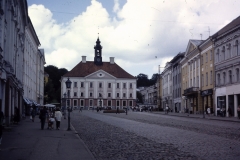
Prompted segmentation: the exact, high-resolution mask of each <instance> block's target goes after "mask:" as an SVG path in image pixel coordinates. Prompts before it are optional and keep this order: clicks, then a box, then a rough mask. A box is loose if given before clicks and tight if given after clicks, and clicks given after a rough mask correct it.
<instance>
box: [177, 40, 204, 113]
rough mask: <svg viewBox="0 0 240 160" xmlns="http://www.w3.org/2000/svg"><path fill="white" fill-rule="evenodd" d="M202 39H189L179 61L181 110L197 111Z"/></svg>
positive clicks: (199, 102) (199, 99)
mask: <svg viewBox="0 0 240 160" xmlns="http://www.w3.org/2000/svg"><path fill="white" fill-rule="evenodd" d="M202 42H203V41H202V40H189V42H188V46H187V49H186V52H185V57H184V58H183V59H182V60H181V61H180V64H181V66H182V83H181V85H182V89H181V90H182V95H183V96H182V108H181V112H187V113H199V111H201V98H200V90H199V87H200V76H201V66H200V61H201V60H200V56H201V54H200V49H199V47H198V46H199V45H200V44H201V43H202Z"/></svg>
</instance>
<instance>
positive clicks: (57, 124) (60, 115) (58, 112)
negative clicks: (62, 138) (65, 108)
mask: <svg viewBox="0 0 240 160" xmlns="http://www.w3.org/2000/svg"><path fill="white" fill-rule="evenodd" d="M61 118H62V113H61V112H60V109H59V108H57V110H56V111H55V119H56V129H57V130H59V129H60V122H61Z"/></svg>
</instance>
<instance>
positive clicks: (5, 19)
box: [0, 0, 45, 125]
mask: <svg viewBox="0 0 240 160" xmlns="http://www.w3.org/2000/svg"><path fill="white" fill-rule="evenodd" d="M39 46H40V41H39V39H38V36H37V34H36V32H35V30H34V27H33V25H32V22H31V20H30V18H29V15H28V5H27V1H26V0H7V1H5V0H3V1H0V110H2V111H3V113H4V115H5V124H6V125H9V124H10V123H11V121H12V119H13V116H14V114H15V111H16V110H15V108H17V109H18V110H19V112H20V115H22V114H25V113H26V112H27V111H28V108H27V107H29V106H37V105H40V104H43V96H44V95H43V94H44V92H43V89H44V64H45V58H44V50H43V49H38V47H39Z"/></svg>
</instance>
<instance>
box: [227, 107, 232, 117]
mask: <svg viewBox="0 0 240 160" xmlns="http://www.w3.org/2000/svg"><path fill="white" fill-rule="evenodd" d="M228 114H229V117H232V108H231V107H230V106H229V107H228Z"/></svg>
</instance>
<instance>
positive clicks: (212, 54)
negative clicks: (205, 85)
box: [210, 50, 213, 61]
mask: <svg viewBox="0 0 240 160" xmlns="http://www.w3.org/2000/svg"><path fill="white" fill-rule="evenodd" d="M212 56H213V54H212V50H211V51H210V61H211V60H212Z"/></svg>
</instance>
